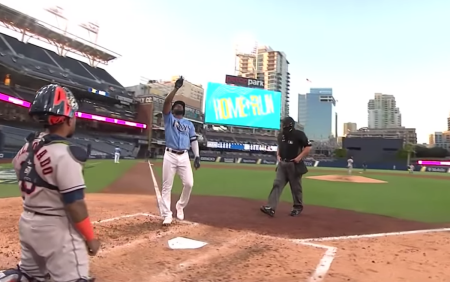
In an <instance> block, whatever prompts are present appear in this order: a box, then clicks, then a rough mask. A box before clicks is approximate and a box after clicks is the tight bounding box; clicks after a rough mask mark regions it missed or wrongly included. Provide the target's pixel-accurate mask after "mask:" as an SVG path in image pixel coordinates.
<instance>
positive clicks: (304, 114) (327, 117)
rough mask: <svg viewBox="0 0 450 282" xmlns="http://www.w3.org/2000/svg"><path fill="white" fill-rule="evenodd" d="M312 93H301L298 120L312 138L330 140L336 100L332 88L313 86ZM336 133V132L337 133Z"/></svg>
mask: <svg viewBox="0 0 450 282" xmlns="http://www.w3.org/2000/svg"><path fill="white" fill-rule="evenodd" d="M309 92H310V93H307V94H299V97H298V111H299V113H298V121H299V123H301V124H303V125H304V128H305V133H306V135H307V136H308V138H309V139H311V140H316V141H324V140H329V138H330V137H331V136H332V135H334V134H333V129H334V127H333V125H334V124H335V118H336V115H335V109H334V107H335V106H336V100H335V99H334V97H333V89H331V88H311V89H310V91H309ZM335 134H336V133H335Z"/></svg>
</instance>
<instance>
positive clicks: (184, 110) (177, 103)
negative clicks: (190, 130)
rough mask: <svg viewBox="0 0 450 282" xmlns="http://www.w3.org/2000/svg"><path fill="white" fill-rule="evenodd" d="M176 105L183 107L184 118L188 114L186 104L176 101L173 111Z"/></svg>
mask: <svg viewBox="0 0 450 282" xmlns="http://www.w3.org/2000/svg"><path fill="white" fill-rule="evenodd" d="M176 105H181V106H182V107H183V116H184V114H185V113H186V103H185V102H183V101H181V100H178V101H175V102H174V103H173V105H172V111H173V108H175V106H176Z"/></svg>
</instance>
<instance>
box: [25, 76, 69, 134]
mask: <svg viewBox="0 0 450 282" xmlns="http://www.w3.org/2000/svg"><path fill="white" fill-rule="evenodd" d="M77 110H78V103H77V100H76V99H75V96H74V95H73V93H72V91H70V90H69V89H68V88H66V87H62V86H60V85H57V84H49V85H46V86H44V87H42V88H41V89H39V90H38V91H37V92H36V96H35V97H34V100H33V102H32V103H31V107H30V110H29V113H28V114H29V115H30V116H31V117H32V118H34V119H36V120H37V121H39V122H40V123H43V124H44V125H54V124H58V123H62V122H64V121H65V118H73V117H74V116H75V112H76V111H77Z"/></svg>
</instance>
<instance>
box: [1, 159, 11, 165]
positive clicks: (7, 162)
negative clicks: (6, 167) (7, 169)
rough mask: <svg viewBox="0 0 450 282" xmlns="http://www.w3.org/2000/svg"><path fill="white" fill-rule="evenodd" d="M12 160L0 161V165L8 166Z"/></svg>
mask: <svg viewBox="0 0 450 282" xmlns="http://www.w3.org/2000/svg"><path fill="white" fill-rule="evenodd" d="M11 162H12V159H0V164H10V163H11Z"/></svg>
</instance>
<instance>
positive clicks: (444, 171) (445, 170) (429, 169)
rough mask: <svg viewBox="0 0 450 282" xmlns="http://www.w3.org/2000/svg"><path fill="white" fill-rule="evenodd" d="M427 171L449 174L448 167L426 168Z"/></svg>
mask: <svg viewBox="0 0 450 282" xmlns="http://www.w3.org/2000/svg"><path fill="white" fill-rule="evenodd" d="M425 171H427V172H442V173H447V172H448V168H447V167H442V166H427V167H426V168H425Z"/></svg>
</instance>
